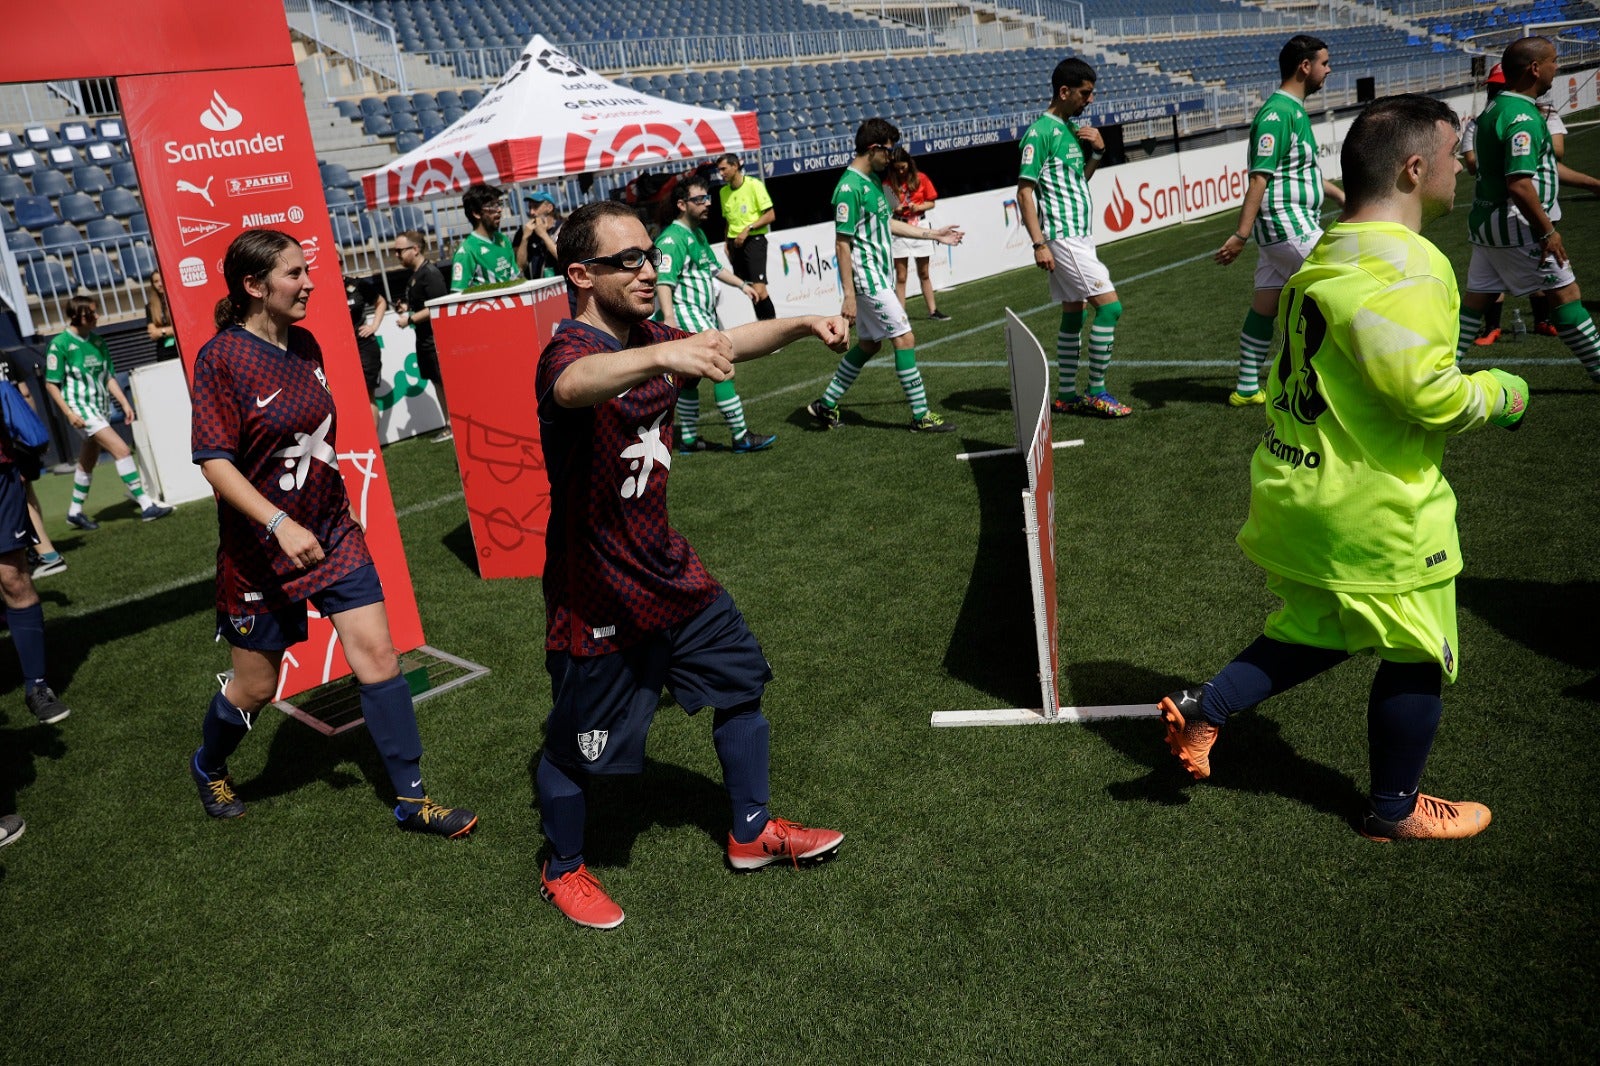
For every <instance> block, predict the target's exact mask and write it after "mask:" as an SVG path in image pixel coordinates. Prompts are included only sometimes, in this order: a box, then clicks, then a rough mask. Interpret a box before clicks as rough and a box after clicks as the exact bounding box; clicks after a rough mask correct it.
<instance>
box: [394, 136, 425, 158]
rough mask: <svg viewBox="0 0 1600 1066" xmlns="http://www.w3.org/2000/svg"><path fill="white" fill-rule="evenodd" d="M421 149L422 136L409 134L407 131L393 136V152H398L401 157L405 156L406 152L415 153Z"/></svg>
mask: <svg viewBox="0 0 1600 1066" xmlns="http://www.w3.org/2000/svg"><path fill="white" fill-rule="evenodd" d="M421 147H422V134H420V133H411V132H409V131H407V132H404V133H397V134H395V135H394V150H395V151H396V152H399V153H400V154H401V155H405V154H406V153H407V152H413V151H416V150H417V149H418V148H421Z"/></svg>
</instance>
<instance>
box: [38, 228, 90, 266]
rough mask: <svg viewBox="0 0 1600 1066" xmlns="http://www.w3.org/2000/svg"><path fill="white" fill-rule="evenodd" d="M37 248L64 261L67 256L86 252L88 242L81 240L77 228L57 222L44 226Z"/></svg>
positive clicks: (81, 237)
mask: <svg viewBox="0 0 1600 1066" xmlns="http://www.w3.org/2000/svg"><path fill="white" fill-rule="evenodd" d="M39 247H41V248H43V249H44V250H45V252H46V253H47V254H49V255H53V256H57V257H58V258H61V259H65V258H67V257H68V256H69V255H76V254H78V253H80V252H88V250H89V242H88V241H86V240H84V239H83V235H82V234H81V233H79V232H78V227H77V226H69V225H67V224H66V223H65V222H57V223H55V224H54V225H51V226H46V227H45V228H44V229H43V230H42V231H41V232H40V233H39Z"/></svg>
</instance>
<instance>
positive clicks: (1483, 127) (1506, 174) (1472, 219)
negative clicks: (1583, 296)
mask: <svg viewBox="0 0 1600 1066" xmlns="http://www.w3.org/2000/svg"><path fill="white" fill-rule="evenodd" d="M1476 151H1477V153H1478V181H1477V186H1476V189H1475V191H1474V192H1473V195H1472V210H1471V211H1470V212H1468V213H1467V229H1468V231H1469V237H1470V239H1471V241H1472V243H1473V244H1483V245H1488V246H1489V247H1491V248H1520V247H1522V246H1523V245H1527V244H1536V243H1538V242H1537V241H1535V240H1534V238H1535V237H1537V236H1539V234H1537V233H1534V232H1532V231H1531V230H1530V229H1529V228H1528V222H1527V220H1526V219H1524V218H1523V217H1522V212H1521V211H1519V210H1517V206H1516V204H1514V203H1512V202H1511V198H1510V195H1509V193H1508V192H1507V186H1508V184H1509V179H1511V178H1515V177H1521V176H1526V175H1531V176H1532V178H1533V187H1534V191H1535V192H1536V193H1537V194H1538V196H1539V206H1541V207H1543V208H1544V210H1545V214H1547V215H1549V216H1550V221H1552V222H1555V221H1557V220H1559V219H1560V218H1561V205H1560V204H1558V203H1557V202H1556V196H1557V194H1558V193H1559V192H1560V190H1561V179H1560V177H1559V176H1558V175H1557V174H1556V154H1555V149H1554V148H1553V147H1551V144H1550V131H1549V129H1548V128H1547V127H1546V126H1545V122H1544V116H1543V115H1541V114H1540V113H1539V106H1538V105H1537V104H1536V103H1534V101H1533V99H1532V98H1531V97H1527V96H1523V95H1521V94H1519V93H1501V94H1500V95H1499V96H1497V97H1495V98H1494V100H1492V101H1491V102H1490V104H1489V106H1488V107H1486V108H1485V109H1484V111H1483V114H1481V115H1479V116H1478V132H1477V143H1476Z"/></svg>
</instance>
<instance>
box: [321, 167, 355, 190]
mask: <svg viewBox="0 0 1600 1066" xmlns="http://www.w3.org/2000/svg"><path fill="white" fill-rule="evenodd" d="M318 169H320V170H321V172H322V184H324V185H327V186H331V187H332V188H335V189H358V188H360V187H361V182H360V180H359V179H357V178H355V177H353V176H351V174H350V171H348V170H346V169H345V168H344V167H343V166H341V165H340V164H338V163H322V164H320V165H319V168H318Z"/></svg>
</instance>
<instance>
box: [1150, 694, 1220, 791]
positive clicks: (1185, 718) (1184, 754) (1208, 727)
mask: <svg viewBox="0 0 1600 1066" xmlns="http://www.w3.org/2000/svg"><path fill="white" fill-rule="evenodd" d="M1204 692H1205V690H1204V689H1198V688H1185V689H1179V690H1178V691H1177V692H1174V693H1171V694H1170V695H1167V696H1163V697H1162V699H1161V702H1160V703H1158V704H1157V705H1156V706H1157V708H1158V709H1159V710H1160V711H1161V717H1162V719H1163V720H1164V721H1165V722H1166V723H1167V747H1168V748H1170V749H1172V754H1174V755H1176V756H1177V757H1178V761H1179V762H1181V763H1183V768H1184V769H1185V770H1187V771H1189V773H1190V774H1191V775H1192V776H1193V777H1194V779H1195V780H1196V781H1204V780H1205V779H1206V778H1208V777H1210V776H1211V746H1212V745H1213V744H1215V743H1216V742H1217V734H1218V733H1220V732H1221V731H1222V730H1220V729H1219V728H1218V727H1216V726H1214V725H1212V724H1211V723H1210V722H1208V721H1206V720H1205V718H1203V717H1202V716H1201V714H1200V699H1201V696H1202V695H1203V694H1204Z"/></svg>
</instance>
